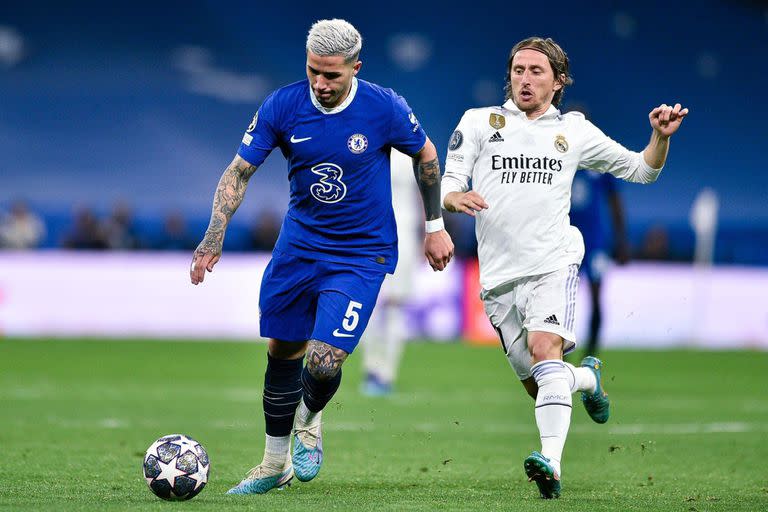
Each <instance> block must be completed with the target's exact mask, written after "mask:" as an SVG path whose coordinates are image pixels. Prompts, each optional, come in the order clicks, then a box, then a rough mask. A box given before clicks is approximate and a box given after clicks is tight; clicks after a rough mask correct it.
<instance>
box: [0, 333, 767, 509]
mask: <svg viewBox="0 0 768 512" xmlns="http://www.w3.org/2000/svg"><path fill="white" fill-rule="evenodd" d="M265 358H266V356H265V345H263V344H256V343H209V342H196V343H183V342H147V341H117V342H115V341H71V340H70V341H49V340H14V339H4V340H0V454H2V457H0V509H6V510H182V509H184V510H217V511H224V510H266V511H271V510H274V511H289V510H298V511H305V512H306V511H319V510H331V509H333V510H392V511H415V510H425V511H432V510H462V511H463V510H482V511H495V510H521V511H522V510H525V511H537V510H558V511H590V512H597V511H609V510H610V511H614V510H616V511H633V510H638V511H640V510H642V511H644V512H647V511H667V510H669V511H689V512H690V511H707V510H744V511H759V510H768V469H766V468H768V462H767V460H768V447H767V445H766V443H767V442H768V354H766V353H760V352H698V351H672V352H630V351H611V352H608V353H606V354H604V359H605V362H606V374H605V377H604V379H605V384H606V389H607V391H608V393H609V394H610V396H611V399H612V400H613V404H614V407H613V410H612V416H611V420H610V421H609V422H608V424H606V425H597V424H594V423H592V422H591V421H590V420H589V418H588V416H587V414H586V412H585V411H584V410H583V408H582V407H581V404H580V400H579V397H578V396H575V397H574V410H573V419H572V422H571V433H570V435H569V439H568V443H567V445H566V450H565V456H564V460H563V473H564V474H563V497H562V498H561V499H560V500H558V501H557V502H550V501H543V500H541V499H539V498H538V496H537V492H536V487H535V484H532V483H528V482H526V478H525V475H524V473H523V469H522V462H523V459H524V458H525V457H526V456H527V455H528V454H529V453H530V452H531V450H533V449H538V447H539V441H538V435H537V432H536V428H535V423H534V419H533V407H532V403H531V400H530V399H529V398H528V397H527V396H526V395H525V394H524V392H523V389H522V386H521V385H520V384H519V383H518V382H517V381H516V379H515V376H514V374H513V372H512V370H511V369H510V368H509V366H508V364H507V362H506V359H505V358H504V356H503V355H502V353H501V350H500V349H498V348H495V347H489V348H471V347H467V346H463V345H458V344H455V345H439V344H428V343H425V344H412V345H410V346H409V347H408V350H407V352H406V355H405V358H404V362H403V368H402V374H401V379H400V381H399V383H398V389H397V393H396V394H395V396H393V397H391V398H389V399H370V398H365V397H363V396H361V395H360V394H359V393H358V388H359V383H360V371H359V370H360V367H359V363H360V361H359V354H356V355H354V356H353V357H352V358H350V360H349V362H348V363H347V364H346V365H345V367H344V381H343V383H342V387H341V390H340V391H339V393H338V394H337V396H336V397H335V398H334V400H333V401H332V402H331V403H330V404H329V405H328V407H327V409H326V412H325V416H324V422H325V428H324V433H325V437H324V446H325V450H326V458H325V463H324V466H323V469H322V471H321V472H320V475H319V476H318V478H317V479H315V480H314V481H312V482H309V483H304V484H302V483H300V482H296V483H294V484H293V486H291V487H290V488H289V489H286V490H284V491H271V492H270V493H268V494H266V495H263V496H248V497H243V496H227V495H225V494H224V493H225V491H226V490H227V489H228V488H229V487H230V486H232V485H234V484H236V483H237V482H238V481H239V480H240V478H242V477H243V476H244V474H245V473H246V471H247V470H248V469H249V468H250V467H251V466H253V465H255V464H257V463H258V462H259V461H260V460H261V453H262V449H263V442H264V441H263V439H264V436H263V416H262V412H261V385H262V380H263V373H264V363H265ZM177 432H181V433H186V434H188V435H191V436H193V437H194V438H196V439H197V440H198V441H200V442H202V443H203V445H204V446H205V447H206V449H207V450H208V453H209V454H210V457H211V461H212V470H211V479H210V481H209V483H208V486H207V487H206V488H205V489H204V491H203V492H202V493H201V494H200V495H199V496H198V497H196V498H194V499H193V500H191V501H189V502H183V503H166V502H163V501H161V500H159V499H157V498H155V497H154V495H152V494H151V493H150V491H149V490H148V489H147V487H146V485H145V483H144V480H143V478H142V474H141V463H142V457H143V454H144V450H145V449H146V448H147V446H149V444H150V443H151V442H152V441H154V440H155V439H156V438H157V437H159V436H161V435H164V434H171V433H177Z"/></svg>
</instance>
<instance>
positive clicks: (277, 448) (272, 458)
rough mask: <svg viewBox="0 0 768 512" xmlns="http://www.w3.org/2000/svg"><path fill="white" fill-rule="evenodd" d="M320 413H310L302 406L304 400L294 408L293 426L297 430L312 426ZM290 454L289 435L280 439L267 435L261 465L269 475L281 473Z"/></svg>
mask: <svg viewBox="0 0 768 512" xmlns="http://www.w3.org/2000/svg"><path fill="white" fill-rule="evenodd" d="M322 412H323V411H320V412H312V411H310V410H309V409H307V406H306V405H305V404H304V400H301V401H300V402H299V406H298V407H297V408H296V419H295V421H294V425H295V426H297V427H299V428H306V427H310V426H314V425H315V424H317V423H319V422H320V421H321V418H322ZM290 452H291V435H290V434H289V435H287V436H280V437H272V436H270V435H268V434H267V436H266V442H265V443H264V459H263V461H262V463H261V464H262V466H264V468H265V469H266V470H267V471H268V472H269V473H281V472H282V471H283V468H284V467H285V463H286V462H288V459H289V457H290V456H291V453H290Z"/></svg>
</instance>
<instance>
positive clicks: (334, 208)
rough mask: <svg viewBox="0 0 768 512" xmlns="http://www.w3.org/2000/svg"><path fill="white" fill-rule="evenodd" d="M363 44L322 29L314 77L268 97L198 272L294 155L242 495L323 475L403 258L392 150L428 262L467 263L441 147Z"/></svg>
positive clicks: (264, 292)
mask: <svg viewBox="0 0 768 512" xmlns="http://www.w3.org/2000/svg"><path fill="white" fill-rule="evenodd" d="M361 48H362V38H361V37H360V33H359V32H358V31H357V30H356V29H355V27H353V26H352V25H351V24H349V23H347V22H346V21H344V20H338V19H333V20H322V21H318V22H317V23H315V24H314V25H312V28H311V29H310V31H309V35H308V37H307V46H306V50H307V62H306V73H307V79H308V80H302V81H300V82H296V83H294V84H291V85H288V86H285V87H282V88H280V89H278V90H277V91H275V92H273V93H272V94H271V95H269V96H268V97H267V99H266V100H264V103H262V105H261V107H260V108H259V110H258V112H257V113H256V115H255V116H254V117H253V121H252V122H251V124H250V126H249V127H248V129H247V131H246V133H245V134H244V136H243V139H242V143H241V144H240V148H239V150H238V152H237V155H236V156H235V158H234V160H233V161H232V163H231V164H230V165H229V167H227V169H226V170H225V171H224V173H223V175H222V177H221V180H220V181H219V185H218V188H217V189H216V193H215V195H214V201H213V209H212V213H211V220H210V224H209V226H208V229H207V231H206V233H205V237H204V238H203V241H202V242H201V243H200V245H199V246H198V248H197V249H196V250H195V253H194V256H193V259H192V265H191V268H190V277H191V280H192V283H193V284H199V283H201V282H202V281H203V278H204V275H205V272H206V271H208V272H211V271H212V270H213V266H214V265H215V264H216V262H217V261H218V260H219V258H220V257H221V250H222V244H223V241H224V232H225V230H226V227H227V223H228V222H229V220H230V218H231V217H232V214H234V212H235V210H236V209H237V207H238V206H239V205H240V203H241V202H242V201H243V197H244V195H245V190H246V187H247V185H248V180H249V179H250V177H251V176H252V175H253V173H254V172H256V169H257V168H258V166H259V165H260V164H261V163H262V162H263V161H264V160H265V159H266V157H267V155H269V153H270V152H271V151H272V150H273V149H274V148H276V147H279V148H280V150H281V152H282V153H283V155H284V156H285V157H286V159H287V160H288V179H289V181H290V203H289V206H288V212H287V213H286V215H285V219H284V220H283V225H282V229H281V231H280V237H279V239H278V241H277V243H276V244H275V249H274V251H273V253H272V260H271V261H270V263H269V265H268V266H267V268H266V270H265V272H264V277H263V281H262V286H261V292H260V297H259V309H260V312H261V315H260V329H261V335H262V336H263V337H266V338H269V350H268V356H267V357H268V361H267V370H266V374H265V376H264V395H263V404H264V418H265V423H266V443H265V449H264V458H263V460H262V462H261V464H259V465H258V466H256V467H255V468H253V469H251V470H250V472H249V473H248V475H247V476H246V477H245V478H244V479H243V480H242V482H240V483H239V484H238V485H237V486H235V487H234V488H232V489H230V491H229V493H231V494H262V493H265V492H267V491H269V490H270V489H273V488H276V487H281V486H283V485H285V484H287V483H288V482H289V481H290V480H291V479H292V478H293V476H294V475H295V476H296V477H297V478H298V479H299V480H301V481H309V480H311V479H313V478H314V477H315V476H316V475H317V473H318V472H319V471H320V466H321V464H322V461H323V444H322V434H321V428H320V427H321V415H322V410H323V408H324V407H325V405H326V404H327V403H328V401H329V400H330V399H331V398H332V397H333V395H334V393H335V392H336V390H337V389H338V388H339V384H340V383H341V366H342V364H343V363H344V361H345V360H346V358H347V356H348V355H349V354H350V353H352V351H353V350H354V349H355V346H356V345H357V343H358V341H359V340H360V336H361V335H362V334H363V331H364V330H365V327H366V325H367V324H368V320H369V318H370V315H371V312H372V310H373V307H374V305H375V303H376V298H377V295H378V293H379V289H380V287H381V284H382V282H383V280H384V277H385V275H386V274H387V273H392V272H393V271H394V269H395V266H396V264H397V234H396V227H395V221H394V214H393V211H392V200H391V182H390V167H389V156H390V150H391V148H396V149H398V150H400V151H402V152H403V153H406V154H408V155H411V156H412V157H413V160H414V173H415V175H416V180H417V182H418V186H419V190H420V192H421V197H422V201H423V204H424V211H425V214H426V233H427V234H426V236H425V240H424V251H425V254H426V257H427V260H428V261H429V263H430V265H431V266H432V268H433V269H434V270H443V269H444V268H445V266H446V265H447V264H448V262H449V261H450V259H451V257H452V255H453V243H452V241H451V238H450V236H449V235H448V233H447V232H446V231H445V229H444V228H443V220H442V216H441V215H442V214H441V207H440V165H439V162H438V158H437V151H436V150H435V146H434V144H432V142H431V141H430V140H429V138H428V137H427V136H426V134H425V133H424V130H423V129H422V128H421V126H420V125H419V122H418V120H417V118H416V116H415V115H414V114H413V112H412V111H411V109H410V107H409V106H408V104H407V103H406V102H405V100H404V99H403V98H402V97H400V96H398V95H397V94H396V93H394V92H393V91H392V90H391V89H384V88H382V87H379V86H377V85H375V84H372V83H369V82H365V81H363V80H358V79H357V78H356V75H357V73H358V72H359V71H360V67H361V65H362V62H360V61H359V60H358V57H359V55H360V50H361ZM305 356H306V366H305V365H304V363H303V360H304V358H305ZM291 434H293V435H291ZM291 438H293V452H292V454H291V450H290V446H291Z"/></svg>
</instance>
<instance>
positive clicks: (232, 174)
mask: <svg viewBox="0 0 768 512" xmlns="http://www.w3.org/2000/svg"><path fill="white" fill-rule="evenodd" d="M256 169H257V167H256V166H255V165H251V164H249V163H248V162H246V161H245V160H238V162H237V163H235V162H233V163H232V164H230V165H229V167H227V168H226V169H225V170H224V173H223V174H222V175H221V179H220V180H219V185H218V187H216V193H215V194H214V196H213V208H212V210H211V220H210V222H209V223H208V229H207V230H206V231H205V237H204V238H203V241H202V242H200V245H199V246H198V248H197V251H195V252H196V253H201V252H202V253H212V254H219V253H220V252H221V247H222V245H223V244H224V232H225V231H226V229H227V224H228V223H229V219H231V218H232V215H233V214H234V213H235V211H236V210H237V208H238V207H239V206H240V203H242V202H243V198H244V197H245V189H246V187H247V186H248V180H249V179H250V178H251V176H253V173H255V172H256Z"/></svg>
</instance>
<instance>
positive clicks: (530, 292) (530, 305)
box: [442, 37, 688, 498]
mask: <svg viewBox="0 0 768 512" xmlns="http://www.w3.org/2000/svg"><path fill="white" fill-rule="evenodd" d="M570 83H572V79H571V77H570V76H569V74H568V57H567V56H566V54H565V52H564V51H563V50H562V49H561V48H560V46H559V45H558V44H557V43H555V42H554V41H553V40H552V39H542V38H540V37H531V38H527V39H524V40H523V41H520V42H519V43H517V44H516V45H515V46H514V47H513V48H512V50H511V52H510V55H509V60H508V61H507V87H506V92H507V98H506V102H505V103H504V104H503V105H502V106H494V107H486V108H477V109H470V110H468V111H467V112H466V113H465V114H464V116H463V117H462V119H461V121H460V122H459V125H458V127H457V128H456V131H454V132H453V135H452V136H451V139H450V142H449V145H448V156H447V160H446V172H445V175H444V176H443V182H442V202H443V203H442V204H443V207H444V208H445V209H446V210H448V211H451V212H464V213H466V214H468V215H471V216H474V217H476V235H477V241H478V258H479V261H480V284H481V286H482V292H481V299H482V300H483V303H484V307H485V311H486V313H487V315H488V318H489V319H490V321H491V323H492V324H493V326H494V327H495V329H496V331H497V332H498V334H499V337H500V339H501V344H502V347H503V348H504V351H505V353H506V355H507V358H508V359H509V362H510V364H511V366H512V368H513V369H514V370H515V372H516V373H517V375H518V377H519V378H520V380H521V381H522V383H523V386H524V387H525V389H526V391H527V392H528V393H529V394H530V395H531V396H532V397H533V398H534V399H535V400H536V405H535V418H536V425H537V426H538V429H539V434H540V437H541V451H540V452H539V451H534V452H533V453H532V454H531V455H530V456H528V457H527V458H526V459H525V462H524V468H525V471H526V474H527V475H528V478H529V480H530V481H535V482H536V484H537V486H538V488H539V492H540V494H541V496H542V498H557V497H559V496H560V489H561V486H560V477H561V475H562V472H561V466H560V461H561V458H562V453H563V447H564V445H565V439H566V436H567V434H568V427H569V425H570V421H571V394H572V393H574V392H576V391H581V392H582V401H583V403H584V406H585V408H586V410H587V412H588V413H589V415H590V417H591V418H592V419H593V420H595V421H596V422H598V423H605V422H606V421H607V420H608V415H609V407H610V404H609V401H608V397H607V395H606V394H605V392H604V391H603V387H602V382H601V368H602V362H601V361H600V360H598V359H597V358H594V357H587V358H585V359H584V360H583V361H582V363H581V366H580V367H578V368H577V367H574V366H573V365H571V364H569V363H565V362H564V361H563V354H564V353H567V352H570V351H571V350H573V348H574V347H575V344H576V336H575V334H574V326H573V322H574V305H575V301H576V290H577V287H578V269H579V265H580V263H581V259H582V257H583V255H584V242H583V240H582V236H581V233H579V231H578V229H576V228H575V227H572V226H571V225H570V221H569V218H568V211H569V209H570V192H571V183H572V181H573V177H574V174H575V172H576V170H577V169H578V168H585V169H592V170H595V171H598V172H603V173H604V172H608V173H611V174H613V175H614V176H616V177H618V178H621V179H624V180H626V181H631V182H635V183H652V182H654V181H655V180H656V178H657V177H658V175H659V173H660V172H661V168H662V167H663V166H664V162H665V161H666V157H667V151H668V149H669V137H670V136H671V135H672V134H673V133H675V132H676V131H677V129H678V128H679V127H680V123H681V122H682V120H683V118H685V116H686V115H687V114H688V109H687V108H681V106H680V104H676V105H675V106H674V107H671V106H667V105H666V104H662V105H660V106H658V107H656V108H654V109H653V110H651V112H650V114H649V116H648V117H649V119H650V124H651V128H652V133H651V139H650V142H649V143H648V145H647V146H646V147H645V149H644V150H643V151H642V152H640V153H638V152H633V151H629V150H628V149H626V148H624V147H623V146H621V145H620V144H618V143H617V142H615V141H613V140H611V139H610V138H608V137H607V136H606V135H605V134H603V132H601V131H600V130H599V129H598V128H596V127H595V126H594V125H593V124H592V123H590V122H589V121H587V120H586V119H585V118H584V116H583V115H582V114H580V113H578V112H569V113H567V114H561V113H560V111H559V110H557V108H556V107H557V106H558V105H559V103H560V100H561V99H562V97H563V90H564V88H565V87H566V86H567V85H568V84H570ZM470 179H471V180H472V190H469V182H470Z"/></svg>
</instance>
